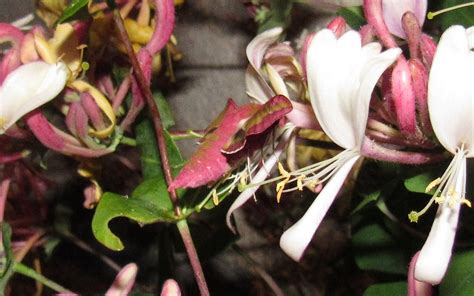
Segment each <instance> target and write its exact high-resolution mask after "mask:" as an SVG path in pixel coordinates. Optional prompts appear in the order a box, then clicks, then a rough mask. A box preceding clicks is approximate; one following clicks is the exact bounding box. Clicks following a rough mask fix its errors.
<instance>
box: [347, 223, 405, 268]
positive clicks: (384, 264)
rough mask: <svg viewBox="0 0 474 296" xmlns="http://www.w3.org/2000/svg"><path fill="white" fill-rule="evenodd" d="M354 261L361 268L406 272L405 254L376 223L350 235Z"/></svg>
mask: <svg viewBox="0 0 474 296" xmlns="http://www.w3.org/2000/svg"><path fill="white" fill-rule="evenodd" d="M352 246H353V248H354V255H355V261H356V263H357V266H359V268H360V269H362V270H373V271H381V272H387V273H393V274H403V275H404V274H406V273H407V266H408V263H407V260H406V256H405V254H404V253H403V252H402V250H401V249H400V247H399V246H398V245H397V243H396V241H395V240H394V239H393V238H392V236H391V235H390V234H389V233H387V231H386V230H385V229H383V228H382V227H381V226H380V225H378V224H371V225H367V226H365V227H363V228H361V229H360V230H359V231H357V232H356V233H355V234H354V235H353V237H352Z"/></svg>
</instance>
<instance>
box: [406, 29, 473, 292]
mask: <svg viewBox="0 0 474 296" xmlns="http://www.w3.org/2000/svg"><path fill="white" fill-rule="evenodd" d="M473 49H474V27H471V28H469V29H465V28H463V27H462V26H452V27H450V28H448V29H447V30H446V31H445V32H444V33H443V35H442V36H441V39H440V41H439V44H438V48H437V50H436V53H435V57H434V60H433V64H432V67H431V72H430V77H429V83H428V108H429V112H430V119H431V124H432V127H433V131H434V133H435V134H436V137H437V138H438V140H439V142H440V143H441V145H443V147H444V148H446V150H448V151H449V152H450V153H452V154H453V155H454V158H453V160H452V161H451V163H450V164H449V166H448V168H447V170H446V171H445V173H444V174H443V176H442V177H441V178H438V179H436V180H435V181H433V182H432V183H431V184H430V186H428V188H427V191H430V190H431V189H432V188H434V187H436V186H437V190H436V191H435V194H434V195H433V197H432V199H431V200H430V202H429V204H428V205H427V207H426V208H425V209H423V210H422V211H421V212H412V213H410V219H411V220H415V221H416V219H417V218H418V217H419V216H420V215H421V214H422V213H424V211H426V210H427V208H428V207H429V206H430V205H431V204H432V203H433V202H436V203H438V204H439V207H438V211H437V213H436V218H435V220H434V222H433V225H432V227H431V231H430V233H429V235H428V238H427V240H426V242H425V244H424V245H423V248H422V249H421V252H420V255H419V257H418V261H417V263H416V268H415V278H416V279H417V280H419V281H423V282H428V283H431V284H438V283H439V282H440V281H441V280H442V279H443V276H444V274H445V272H446V270H447V268H448V264H449V260H450V258H451V252H452V248H453V243H454V237H455V234H456V228H457V223H458V219H459V213H460V207H461V204H463V203H465V204H467V205H468V206H469V205H470V202H469V201H467V200H466V198H465V194H466V159H467V158H469V157H474V122H473V120H474V119H473V117H474V87H473V86H472V77H473V75H474V52H473V51H472V50H473Z"/></svg>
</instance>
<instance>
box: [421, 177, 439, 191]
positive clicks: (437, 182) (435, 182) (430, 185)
mask: <svg viewBox="0 0 474 296" xmlns="http://www.w3.org/2000/svg"><path fill="white" fill-rule="evenodd" d="M440 183H441V178H436V179H434V180H433V181H431V182H430V184H428V186H426V189H425V193H428V192H430V191H431V190H432V189H433V188H435V187H436V186H438V185H439V184H440Z"/></svg>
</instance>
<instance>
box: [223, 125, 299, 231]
mask: <svg viewBox="0 0 474 296" xmlns="http://www.w3.org/2000/svg"><path fill="white" fill-rule="evenodd" d="M292 132H293V129H288V130H287V131H285V133H284V134H283V135H282V137H281V139H280V142H279V143H278V145H277V147H276V149H275V151H274V152H273V153H272V155H270V157H268V159H267V160H266V161H265V162H264V163H263V165H262V167H261V168H260V170H259V171H258V172H257V174H255V176H254V177H253V178H252V183H259V182H262V181H264V180H265V179H266V178H267V176H268V175H269V174H270V172H271V170H272V169H273V167H274V166H275V164H276V163H277V161H278V159H279V158H280V155H281V154H282V153H283V151H284V150H285V147H286V144H287V143H288V141H289V139H290V136H291V133H292ZM258 188H259V187H258V186H255V187H250V188H248V189H246V190H244V191H243V192H242V193H241V194H240V195H239V196H238V197H237V199H236V200H235V201H234V203H232V205H231V206H230V208H229V210H228V211H227V215H226V223H227V226H228V227H229V228H230V230H232V232H234V233H235V228H234V227H233V226H232V223H230V217H231V216H232V213H233V212H234V211H235V210H237V209H238V208H240V207H241V206H242V205H243V204H244V203H246V202H247V200H249V199H250V198H251V197H252V196H253V194H254V193H255V191H257V190H258Z"/></svg>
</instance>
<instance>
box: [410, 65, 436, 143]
mask: <svg viewBox="0 0 474 296" xmlns="http://www.w3.org/2000/svg"><path fill="white" fill-rule="evenodd" d="M408 64H409V67H410V72H411V77H412V81H413V90H414V92H415V98H416V105H417V110H418V117H419V120H420V128H421V130H422V131H423V132H424V134H425V135H431V134H432V133H433V129H432V127H431V122H430V115H429V113H428V71H426V68H425V66H424V65H423V63H422V62H421V61H420V60H417V59H410V60H409V61H408Z"/></svg>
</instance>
